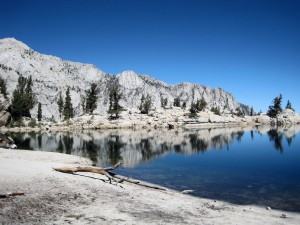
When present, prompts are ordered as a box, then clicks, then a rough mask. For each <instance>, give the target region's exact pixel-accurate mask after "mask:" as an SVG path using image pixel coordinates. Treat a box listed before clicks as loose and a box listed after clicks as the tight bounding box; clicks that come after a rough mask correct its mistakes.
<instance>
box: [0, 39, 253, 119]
mask: <svg viewBox="0 0 300 225" xmlns="http://www.w3.org/2000/svg"><path fill="white" fill-rule="evenodd" d="M0 76H1V77H2V78H4V79H5V80H6V81H7V89H8V93H9V95H10V96H11V95H12V92H13V90H14V89H15V87H16V84H17V80H18V77H19V76H24V77H28V76H32V78H33V81H34V84H33V90H34V92H35V93H37V99H38V101H39V102H41V103H42V111H43V116H44V118H52V117H53V118H54V119H55V120H58V118H59V113H58V107H57V104H56V101H57V99H58V96H59V93H60V92H62V94H63V95H64V94H65V91H66V89H67V86H70V89H71V98H72V103H73V107H74V109H75V115H76V116H78V115H81V114H82V109H81V106H80V102H81V98H82V97H83V96H85V91H86V90H87V89H89V88H90V84H91V83H92V82H96V83H97V84H98V88H99V94H98V96H99V98H98V107H97V109H96V110H95V113H99V114H103V115H105V114H106V111H107V109H108V91H109V87H110V85H111V84H112V83H114V82H115V83H116V84H118V85H119V87H120V90H121V91H122V93H123V98H122V101H121V102H120V103H121V105H122V106H123V107H124V108H126V109H130V108H136V107H138V105H139V104H140V99H141V96H142V94H145V95H147V94H150V95H151V97H152V100H153V108H157V109H159V108H160V107H161V102H160V100H161V97H163V98H167V99H168V102H169V103H168V104H169V105H170V104H172V103H173V101H174V98H176V97H179V98H180V100H181V102H184V101H185V102H186V103H187V107H189V106H190V104H191V102H192V101H196V100H197V98H201V97H202V96H203V97H204V99H205V100H206V101H207V103H208V106H207V108H209V109H210V108H211V107H219V108H220V110H221V112H230V111H234V112H235V110H236V109H237V108H239V107H240V108H242V110H243V111H244V112H245V114H248V113H249V111H250V108H249V107H247V106H244V105H243V104H239V103H238V102H237V101H236V100H235V98H234V97H233V96H232V95H231V94H230V93H227V92H225V91H224V90H222V89H221V88H216V89H211V88H209V87H206V86H202V85H198V84H191V83H180V84H176V85H169V84H166V83H164V82H161V81H158V80H156V79H154V78H152V77H150V76H147V75H141V74H136V73H135V72H133V71H125V72H122V73H120V74H117V75H109V74H106V73H104V72H103V71H101V70H99V69H98V68H96V67H95V66H93V65H90V64H82V63H77V62H70V61H66V60H62V59H60V58H58V57H54V56H49V55H43V54H40V53H38V52H36V51H34V50H32V49H31V48H30V47H28V46H27V45H25V44H23V43H22V42H20V41H17V40H15V39H14V38H5V39H0ZM31 114H32V116H33V117H36V114H37V106H36V107H35V108H34V109H32V111H31Z"/></svg>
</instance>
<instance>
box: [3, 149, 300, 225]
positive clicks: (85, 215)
mask: <svg viewBox="0 0 300 225" xmlns="http://www.w3.org/2000/svg"><path fill="white" fill-rule="evenodd" d="M78 164H90V161H89V160H88V159H85V158H80V157H77V156H70V155H64V154H59V153H50V152H37V151H25V150H8V149H0V194H2V193H7V192H24V193H25V195H23V196H15V197H9V198H2V199H0V224H1V225H4V224H52V225H53V224H57V225H60V224H110V225H111V224H264V225H265V224H299V221H300V214H297V213H291V212H283V211H278V210H266V208H262V207H258V206H253V205H247V206H239V205H232V204H229V203H225V202H220V201H214V200H207V199H201V198H196V197H192V196H189V195H185V194H181V193H178V192H176V191H172V190H168V191H161V190H154V189H150V188H146V187H141V186H138V185H135V184H130V183H126V182H125V183H122V184H116V183H113V184H110V183H109V182H108V181H107V178H106V177H103V176H100V175H93V174H82V173H81V174H79V175H71V174H64V173H60V172H56V171H54V170H53V169H52V167H55V166H66V165H67V166H76V165H78ZM283 214H284V215H283ZM284 217H285V218H284Z"/></svg>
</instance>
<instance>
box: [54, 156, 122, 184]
mask: <svg viewBox="0 0 300 225" xmlns="http://www.w3.org/2000/svg"><path fill="white" fill-rule="evenodd" d="M121 164H123V162H122V161H120V162H118V163H117V164H115V165H113V166H112V167H108V168H99V167H94V166H78V167H54V168H53V169H54V170H56V171H59V172H62V173H71V174H73V173H76V172H87V173H97V174H101V175H104V176H106V177H107V178H108V179H109V182H110V183H111V180H113V181H115V182H119V181H117V180H116V179H115V178H114V177H112V176H111V175H110V174H109V173H108V172H107V171H109V170H114V169H116V168H118V167H119V166H120V165H121Z"/></svg>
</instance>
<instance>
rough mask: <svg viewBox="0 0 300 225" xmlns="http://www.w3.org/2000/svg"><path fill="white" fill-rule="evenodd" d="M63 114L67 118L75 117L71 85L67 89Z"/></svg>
mask: <svg viewBox="0 0 300 225" xmlns="http://www.w3.org/2000/svg"><path fill="white" fill-rule="evenodd" d="M63 114H64V117H65V120H68V119H70V118H73V116H74V112H73V106H72V99H71V95H70V87H68V88H67V91H66V98H65V105H64V110H63Z"/></svg>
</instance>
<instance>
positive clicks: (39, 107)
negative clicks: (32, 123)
mask: <svg viewBox="0 0 300 225" xmlns="http://www.w3.org/2000/svg"><path fill="white" fill-rule="evenodd" d="M37 118H38V121H41V120H42V104H41V103H40V102H39V104H38V114H37Z"/></svg>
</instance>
